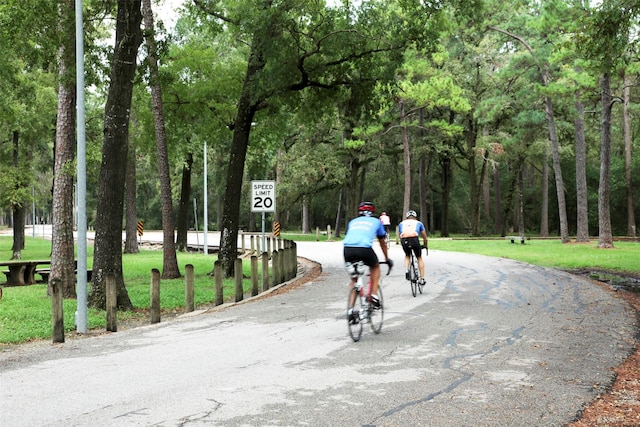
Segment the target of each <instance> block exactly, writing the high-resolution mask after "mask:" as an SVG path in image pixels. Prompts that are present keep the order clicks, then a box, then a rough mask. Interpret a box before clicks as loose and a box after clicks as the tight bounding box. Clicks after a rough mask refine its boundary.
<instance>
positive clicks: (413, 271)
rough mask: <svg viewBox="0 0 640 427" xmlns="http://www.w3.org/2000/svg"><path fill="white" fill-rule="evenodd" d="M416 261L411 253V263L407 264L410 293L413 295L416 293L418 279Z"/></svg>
mask: <svg viewBox="0 0 640 427" xmlns="http://www.w3.org/2000/svg"><path fill="white" fill-rule="evenodd" d="M417 264H418V262H417V260H416V257H415V255H411V264H410V265H409V279H410V281H411V293H412V294H413V296H414V297H415V296H416V294H417V293H418V280H420V274H419V273H418V265H417Z"/></svg>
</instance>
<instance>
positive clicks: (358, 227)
mask: <svg viewBox="0 0 640 427" xmlns="http://www.w3.org/2000/svg"><path fill="white" fill-rule="evenodd" d="M386 234H387V232H386V230H385V229H384V226H383V225H382V223H381V222H380V220H379V219H378V218H374V217H372V216H359V217H357V218H354V219H352V220H351V221H349V225H348V226H347V234H346V235H345V236H344V240H343V241H342V243H343V245H344V246H348V247H356V248H370V247H372V246H373V240H374V239H375V238H376V237H384V236H386Z"/></svg>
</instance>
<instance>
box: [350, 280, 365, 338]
mask: <svg viewBox="0 0 640 427" xmlns="http://www.w3.org/2000/svg"><path fill="white" fill-rule="evenodd" d="M351 301H355V303H354V304H353V307H352V306H351ZM350 308H353V315H352V316H349V309H350ZM362 313H364V307H363V306H362V298H360V295H359V294H358V290H357V289H356V288H355V287H354V288H351V291H350V292H349V299H347V325H348V327H349V335H351V339H352V340H353V341H354V342H357V341H359V340H360V337H361V336H362V322H361V320H360V314H362Z"/></svg>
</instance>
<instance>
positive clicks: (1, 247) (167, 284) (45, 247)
mask: <svg viewBox="0 0 640 427" xmlns="http://www.w3.org/2000/svg"><path fill="white" fill-rule="evenodd" d="M12 241H13V239H12V237H7V236H0V259H3V260H9V259H10V258H11V255H12V251H11V245H12ZM92 249H93V248H91V247H89V248H87V250H88V252H89V254H88V265H89V268H90V267H91V266H92V261H93V258H92V256H93V253H92ZM21 254H22V259H25V260H28V259H49V258H50V255H51V242H50V241H48V240H42V239H38V238H32V237H26V242H25V249H23V250H22V252H21ZM177 256H178V266H179V268H180V273H181V274H182V275H183V277H182V278H179V279H173V280H161V284H160V289H161V290H160V300H161V301H160V305H161V309H162V312H163V313H165V314H166V313H168V312H183V311H184V306H185V279H184V274H185V266H186V265H187V264H191V265H193V269H194V302H195V306H196V308H197V307H203V306H212V305H213V304H214V303H215V287H214V279H213V277H212V276H211V275H210V274H209V273H211V272H212V271H213V263H214V262H215V261H216V260H217V257H216V256H212V255H204V254H199V253H178V255H177ZM122 265H123V274H124V279H125V285H126V287H127V291H128V293H129V298H130V299H131V302H132V304H133V306H134V307H136V309H135V310H134V311H121V312H119V313H118V320H129V319H142V318H145V317H146V318H149V314H148V309H149V306H150V297H149V294H150V292H149V286H150V283H151V270H152V269H153V268H156V269H158V270H159V271H160V272H162V251H157V250H141V251H140V253H138V254H124V255H123V259H122ZM243 272H244V276H245V280H244V281H243V288H244V291H245V294H246V293H247V292H250V291H251V280H250V279H249V277H250V275H251V265H250V261H249V260H245V261H244V262H243ZM258 272H259V274H261V272H262V269H261V268H260V267H259V268H258ZM258 283H259V284H260V283H261V278H260V279H259V280H258ZM88 287H89V289H90V287H91V284H88ZM223 288H224V289H223V294H224V298H225V301H229V300H235V281H234V280H233V279H225V280H224V284H223ZM63 305H64V324H65V330H66V331H72V330H75V311H76V308H77V303H76V301H75V300H70V299H67V300H64V302H63ZM87 320H88V328H89V329H94V328H105V326H106V314H105V312H104V311H103V310H96V309H92V308H90V309H89V310H88V319H87ZM51 330H52V328H51V301H50V298H49V297H48V296H47V285H45V284H36V285H30V286H22V287H7V288H3V297H2V299H0V343H21V342H26V341H30V340H34V339H46V338H51Z"/></svg>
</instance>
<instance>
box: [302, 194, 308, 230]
mask: <svg viewBox="0 0 640 427" xmlns="http://www.w3.org/2000/svg"><path fill="white" fill-rule="evenodd" d="M308 233H309V196H307V195H304V196H302V234H308Z"/></svg>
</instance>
